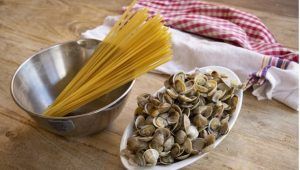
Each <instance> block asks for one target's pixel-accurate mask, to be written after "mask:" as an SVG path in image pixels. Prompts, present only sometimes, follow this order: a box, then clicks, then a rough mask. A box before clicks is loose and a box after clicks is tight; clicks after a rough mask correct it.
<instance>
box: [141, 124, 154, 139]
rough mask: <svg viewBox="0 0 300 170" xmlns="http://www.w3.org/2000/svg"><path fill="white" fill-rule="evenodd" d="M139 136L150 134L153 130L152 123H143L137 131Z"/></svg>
mask: <svg viewBox="0 0 300 170" xmlns="http://www.w3.org/2000/svg"><path fill="white" fill-rule="evenodd" d="M138 132H139V134H140V135H141V136H151V135H152V134H153V133H154V132H155V127H154V126H153V125H144V126H142V127H141V128H140V130H139V131H138Z"/></svg>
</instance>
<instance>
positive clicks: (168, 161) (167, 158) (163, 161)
mask: <svg viewBox="0 0 300 170" xmlns="http://www.w3.org/2000/svg"><path fill="white" fill-rule="evenodd" d="M159 162H160V163H161V164H163V165H169V164H171V163H173V162H174V158H173V157H172V156H171V155H167V156H164V157H160V158H159Z"/></svg>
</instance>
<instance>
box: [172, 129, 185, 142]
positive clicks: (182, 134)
mask: <svg viewBox="0 0 300 170" xmlns="http://www.w3.org/2000/svg"><path fill="white" fill-rule="evenodd" d="M186 138H187V135H186V133H185V132H184V131H183V130H179V131H177V132H176V134H175V141H176V143H178V144H180V145H181V144H183V143H184V141H185V139H186Z"/></svg>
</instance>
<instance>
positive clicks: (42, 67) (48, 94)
mask: <svg viewBox="0 0 300 170" xmlns="http://www.w3.org/2000/svg"><path fill="white" fill-rule="evenodd" d="M99 43H100V41H98V40H93V39H84V40H78V41H71V42H66V43H62V44H58V45H54V46H52V47H49V48H47V49H44V50H42V51H40V52H38V53H36V54H35V55H33V56H32V57H30V58H29V59H28V60H26V61H25V62H24V63H23V64H21V65H20V67H19V68H18V69H17V71H16V72H15V74H14V76H13V78H12V81H11V95H12V97H13V99H14V101H15V102H16V104H17V105H18V106H19V107H20V108H22V109H23V110H24V111H26V112H27V113H28V114H29V115H30V116H31V117H32V118H33V119H34V120H35V121H36V122H37V123H38V124H39V125H40V126H41V127H42V128H44V129H46V130H48V131H50V132H53V133H55V134H58V135H62V136H86V135H90V134H93V133H96V132H99V131H101V130H102V129H104V128H105V127H107V126H108V125H109V124H110V123H111V122H112V121H113V120H114V119H115V118H116V117H117V116H118V115H119V113H120V111H121V109H122V108H123V106H124V104H125V101H126V99H127V95H128V93H129V92H130V90H131V88H132V86H133V84H134V81H131V82H129V83H127V84H125V85H123V86H121V87H119V88H118V89H116V90H114V91H112V92H110V93H108V94H106V95H104V96H102V97H100V98H98V99H96V100H95V101H93V102H91V103H89V104H87V105H85V106H83V107H81V108H79V109H78V110H76V111H74V112H72V113H70V114H69V115H68V116H66V117H47V116H44V115H42V112H43V111H44V110H45V109H46V108H47V107H48V106H49V105H50V104H51V103H52V102H53V101H54V100H55V98H56V97H57V96H58V94H59V93H60V92H61V91H62V90H63V88H64V87H65V86H66V85H67V84H68V83H69V82H70V81H71V79H72V78H73V77H74V76H75V75H76V73H77V72H78V71H79V69H80V68H81V67H82V66H83V65H84V63H85V62H86V61H87V59H88V58H89V57H90V56H91V54H92V52H93V51H94V50H95V48H96V47H97V45H98V44H99Z"/></svg>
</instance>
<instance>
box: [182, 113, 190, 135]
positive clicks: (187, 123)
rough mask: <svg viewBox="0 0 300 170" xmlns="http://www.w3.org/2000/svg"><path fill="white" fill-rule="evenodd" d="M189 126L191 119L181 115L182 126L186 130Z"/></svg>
mask: <svg viewBox="0 0 300 170" xmlns="http://www.w3.org/2000/svg"><path fill="white" fill-rule="evenodd" d="M190 126H191V121H190V119H189V117H188V116H187V115H185V114H184V115H183V128H184V130H185V131H186V132H187V129H188V128H189V127H190Z"/></svg>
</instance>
